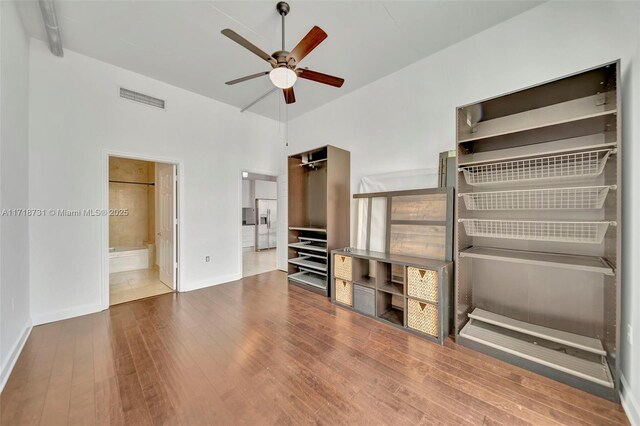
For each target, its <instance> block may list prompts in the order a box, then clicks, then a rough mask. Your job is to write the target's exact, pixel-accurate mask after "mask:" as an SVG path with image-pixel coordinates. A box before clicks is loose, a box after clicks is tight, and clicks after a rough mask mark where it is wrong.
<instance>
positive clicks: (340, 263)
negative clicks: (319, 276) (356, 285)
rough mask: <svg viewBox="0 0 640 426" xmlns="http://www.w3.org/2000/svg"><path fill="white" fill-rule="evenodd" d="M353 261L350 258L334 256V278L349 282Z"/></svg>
mask: <svg viewBox="0 0 640 426" xmlns="http://www.w3.org/2000/svg"><path fill="white" fill-rule="evenodd" d="M352 263H353V259H352V258H351V256H343V255H341V254H336V255H334V256H333V275H334V276H335V277H336V278H342V279H343V280H347V281H351V265H352Z"/></svg>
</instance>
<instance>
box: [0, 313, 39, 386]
mask: <svg viewBox="0 0 640 426" xmlns="http://www.w3.org/2000/svg"><path fill="white" fill-rule="evenodd" d="M32 329H33V326H32V325H31V320H29V321H28V322H27V325H26V326H25V328H24V330H23V331H22V334H21V335H20V338H19V339H18V341H17V342H16V343H15V344H14V345H13V348H12V349H11V352H10V353H9V356H8V357H7V359H6V360H5V362H4V364H3V365H2V370H0V392H2V390H3V389H4V386H5V385H6V384H7V380H9V376H10V375H11V372H12V371H13V367H15V365H16V361H18V357H19V356H20V352H22V348H24V344H25V343H27V339H28V338H29V334H31V330H32Z"/></svg>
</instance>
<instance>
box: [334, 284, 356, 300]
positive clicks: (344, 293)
mask: <svg viewBox="0 0 640 426" xmlns="http://www.w3.org/2000/svg"><path fill="white" fill-rule="evenodd" d="M336 302H340V303H342V304H343V305H349V306H353V286H352V285H351V283H350V282H349V281H345V280H339V279H336Z"/></svg>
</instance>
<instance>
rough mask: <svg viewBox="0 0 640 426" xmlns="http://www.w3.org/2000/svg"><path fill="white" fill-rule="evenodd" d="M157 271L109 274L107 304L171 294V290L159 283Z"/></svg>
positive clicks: (146, 270)
mask: <svg viewBox="0 0 640 426" xmlns="http://www.w3.org/2000/svg"><path fill="white" fill-rule="evenodd" d="M158 275H159V272H158V270H157V269H139V270H137V271H127V272H116V273H114V274H109V304H110V305H117V304H119V303H124V302H130V301H131V300H137V299H144V298H145V297H151V296H157V295H159V294H165V293H171V292H172V291H173V290H171V288H169V287H168V286H167V285H166V284H164V283H163V282H162V281H160V279H159V277H158Z"/></svg>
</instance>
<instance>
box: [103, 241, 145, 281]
mask: <svg viewBox="0 0 640 426" xmlns="http://www.w3.org/2000/svg"><path fill="white" fill-rule="evenodd" d="M147 268H149V248H148V247H109V273H110V274H113V273H114V272H125V271H135V270H137V269H147Z"/></svg>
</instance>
